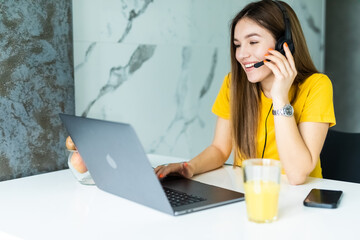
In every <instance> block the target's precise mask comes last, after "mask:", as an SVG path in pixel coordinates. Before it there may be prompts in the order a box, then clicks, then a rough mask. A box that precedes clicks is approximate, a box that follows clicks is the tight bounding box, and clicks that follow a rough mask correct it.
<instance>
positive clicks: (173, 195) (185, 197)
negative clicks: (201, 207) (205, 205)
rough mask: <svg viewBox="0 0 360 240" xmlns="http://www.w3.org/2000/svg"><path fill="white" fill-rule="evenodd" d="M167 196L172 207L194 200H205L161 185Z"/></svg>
mask: <svg viewBox="0 0 360 240" xmlns="http://www.w3.org/2000/svg"><path fill="white" fill-rule="evenodd" d="M163 188H164V191H165V194H166V196H167V198H168V199H169V202H170V205H171V206H172V207H179V206H184V205H188V204H192V203H196V202H201V201H205V200H206V199H205V198H202V197H198V196H194V195H189V194H187V193H184V192H180V191H177V190H174V189H171V188H167V187H163Z"/></svg>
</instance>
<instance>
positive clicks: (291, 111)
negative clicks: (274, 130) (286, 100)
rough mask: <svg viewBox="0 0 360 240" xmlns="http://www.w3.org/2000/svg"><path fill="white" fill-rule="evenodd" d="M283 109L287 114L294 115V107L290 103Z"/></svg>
mask: <svg viewBox="0 0 360 240" xmlns="http://www.w3.org/2000/svg"><path fill="white" fill-rule="evenodd" d="M283 110H284V115H285V116H292V115H293V114H294V109H293V107H292V106H291V105H290V104H287V105H285V106H284V108H283Z"/></svg>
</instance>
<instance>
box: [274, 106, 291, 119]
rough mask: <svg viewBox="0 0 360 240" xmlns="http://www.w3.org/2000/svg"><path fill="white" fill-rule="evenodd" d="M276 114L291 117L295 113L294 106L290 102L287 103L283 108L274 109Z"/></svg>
mask: <svg viewBox="0 0 360 240" xmlns="http://www.w3.org/2000/svg"><path fill="white" fill-rule="evenodd" d="M272 114H273V115H274V116H286V117H291V116H293V115H294V108H293V107H292V106H291V105H290V104H286V105H285V106H284V107H283V108H280V109H277V110H274V109H273V110H272Z"/></svg>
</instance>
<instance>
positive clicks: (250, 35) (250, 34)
mask: <svg viewBox="0 0 360 240" xmlns="http://www.w3.org/2000/svg"><path fill="white" fill-rule="evenodd" d="M254 36H255V37H261V35H260V34H258V33H249V34H248V35H246V36H245V38H250V37H254ZM234 41H237V42H238V41H239V40H237V39H236V38H234Z"/></svg>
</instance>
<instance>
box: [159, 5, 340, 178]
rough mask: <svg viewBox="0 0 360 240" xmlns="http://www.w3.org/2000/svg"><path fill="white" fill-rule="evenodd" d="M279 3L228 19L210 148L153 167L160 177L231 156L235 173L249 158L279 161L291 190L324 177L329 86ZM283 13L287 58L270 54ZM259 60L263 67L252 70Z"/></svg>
mask: <svg viewBox="0 0 360 240" xmlns="http://www.w3.org/2000/svg"><path fill="white" fill-rule="evenodd" d="M278 4H281V5H282V8H284V9H285V12H286V13H283V11H282V10H281V8H280V7H281V6H278ZM278 4H277V3H275V2H274V1H269V0H264V1H260V2H255V3H250V4H249V5H247V6H246V7H245V8H244V9H243V10H242V11H241V12H240V13H238V14H237V16H236V17H235V18H234V19H233V21H232V24H231V42H230V45H231V47H230V50H231V73H229V74H228V75H227V76H226V77H225V79H224V82H223V84H222V87H221V89H220V92H219V94H218V96H217V99H216V101H215V103H214V106H213V109H212V110H213V112H214V113H215V114H216V115H217V116H218V119H217V123H216V128H215V135H214V139H213V142H212V144H211V145H210V146H209V147H207V148H206V149H205V150H204V151H203V152H202V153H200V154H199V155H198V156H196V157H195V158H193V159H191V160H190V161H189V162H185V163H176V164H169V165H163V166H158V167H157V168H156V169H155V172H156V174H157V176H158V177H159V178H163V177H165V176H166V175H168V174H169V173H179V174H181V175H183V176H185V177H192V176H193V175H195V174H199V173H203V172H206V171H210V170H212V169H216V168H218V167H220V166H222V165H223V164H224V163H225V161H226V160H227V159H228V158H229V156H230V154H231V152H232V150H233V149H234V152H235V158H234V165H238V166H241V162H242V160H244V159H247V158H255V157H256V158H261V157H264V158H272V159H278V160H280V161H281V163H282V166H283V171H284V172H285V173H286V175H287V177H288V180H289V183H290V184H294V185H296V184H302V183H304V182H305V181H306V178H307V176H309V175H310V176H313V177H322V175H321V167H320V161H319V156H320V152H321V149H322V146H323V143H324V141H325V138H326V134H327V131H328V128H329V126H330V127H331V126H333V125H335V115H334V107H333V100H332V85H331V82H330V80H329V78H328V77H327V76H326V75H324V74H320V73H318V71H317V70H316V68H315V66H314V64H313V62H312V60H311V58H310V54H309V52H308V48H307V45H306V42H305V38H304V35H303V32H302V29H301V26H300V23H299V20H298V19H297V17H296V14H295V13H294V11H293V10H292V9H291V7H290V6H289V5H287V4H286V3H284V2H278ZM284 14H287V16H288V18H289V21H290V26H291V37H292V41H293V46H294V48H295V52H294V54H292V53H291V51H290V49H289V46H288V44H287V43H286V42H285V43H284V44H283V49H284V53H285V56H284V55H283V54H281V53H280V52H279V51H276V50H274V48H275V44H276V42H277V40H278V39H279V38H280V37H281V36H282V35H284V31H285V20H284ZM261 61H263V63H264V66H262V67H259V68H255V67H254V64H255V63H258V62H261ZM271 112H273V113H274V114H275V115H273V114H271ZM284 112H285V114H284ZM286 113H287V114H286Z"/></svg>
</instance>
